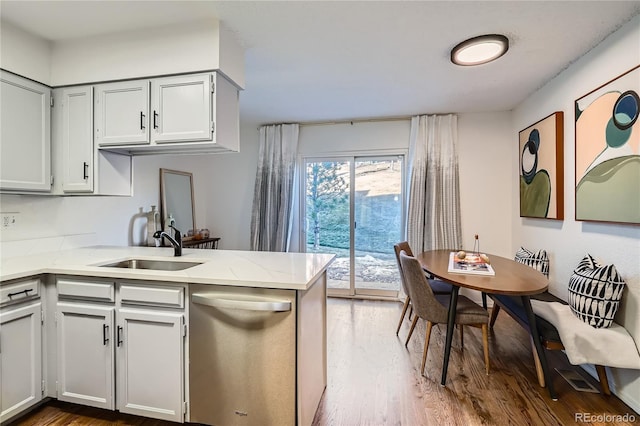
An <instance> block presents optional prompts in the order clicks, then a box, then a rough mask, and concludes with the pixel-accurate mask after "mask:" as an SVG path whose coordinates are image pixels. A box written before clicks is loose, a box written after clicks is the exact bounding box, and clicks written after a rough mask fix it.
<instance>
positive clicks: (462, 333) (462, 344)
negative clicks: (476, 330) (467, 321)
mask: <svg viewBox="0 0 640 426" xmlns="http://www.w3.org/2000/svg"><path fill="white" fill-rule="evenodd" d="M463 349H464V326H463V325H462V324H460V350H463Z"/></svg>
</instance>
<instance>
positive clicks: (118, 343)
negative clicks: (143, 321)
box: [116, 326, 122, 346]
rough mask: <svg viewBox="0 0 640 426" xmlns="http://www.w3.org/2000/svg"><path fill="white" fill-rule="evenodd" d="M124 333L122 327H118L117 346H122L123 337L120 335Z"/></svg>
mask: <svg viewBox="0 0 640 426" xmlns="http://www.w3.org/2000/svg"><path fill="white" fill-rule="evenodd" d="M121 333H122V327H120V326H118V327H116V335H117V336H116V345H117V346H120V345H122V336H121V335H120V334H121Z"/></svg>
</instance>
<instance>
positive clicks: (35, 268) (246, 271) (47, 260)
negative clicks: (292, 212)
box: [0, 246, 334, 290]
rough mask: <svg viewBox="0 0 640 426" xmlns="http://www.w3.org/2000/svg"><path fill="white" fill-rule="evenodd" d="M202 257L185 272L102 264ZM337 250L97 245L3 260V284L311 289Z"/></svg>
mask: <svg viewBox="0 0 640 426" xmlns="http://www.w3.org/2000/svg"><path fill="white" fill-rule="evenodd" d="M131 258H136V259H149V260H170V261H189V262H202V264H201V265H197V266H194V267H191V268H188V269H183V270H181V271H161V270H149V269H127V268H116V267H101V266H100V265H103V264H109V263H113V262H117V261H121V260H126V259H131ZM333 259H334V255H332V254H310V253H274V252H258V251H236V250H201V249H183V251H182V256H180V257H174V256H173V248H170V247H169V248H155V247H116V246H93V247H85V248H78V249H73V250H64V251H57V252H48V253H40V254H34V255H29V256H21V257H13V258H8V259H2V261H1V263H0V285H1V284H3V283H5V282H7V281H10V280H14V279H18V278H25V277H29V276H34V275H40V274H60V275H77V276H87V277H105V278H114V279H127V280H146V281H165V282H178V283H197V284H220V285H231V286H240V287H258V288H277V289H290V290H306V289H308V287H309V286H310V285H311V284H312V283H313V282H314V281H315V279H316V278H317V277H318V276H319V275H320V274H321V273H322V272H324V271H325V270H326V268H327V266H329V264H330V263H331V262H332V261H333Z"/></svg>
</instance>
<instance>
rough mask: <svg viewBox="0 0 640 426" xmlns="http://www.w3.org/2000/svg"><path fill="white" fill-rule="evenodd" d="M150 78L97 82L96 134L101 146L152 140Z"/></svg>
mask: <svg viewBox="0 0 640 426" xmlns="http://www.w3.org/2000/svg"><path fill="white" fill-rule="evenodd" d="M148 123H149V80H134V81H125V82H118V83H108V84H101V85H98V86H96V99H95V138H96V143H97V144H98V146H109V145H136V144H148V143H149V125H148Z"/></svg>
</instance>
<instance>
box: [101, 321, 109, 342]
mask: <svg viewBox="0 0 640 426" xmlns="http://www.w3.org/2000/svg"><path fill="white" fill-rule="evenodd" d="M107 343H109V326H108V325H107V324H102V344H103V345H104V346H107Z"/></svg>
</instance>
